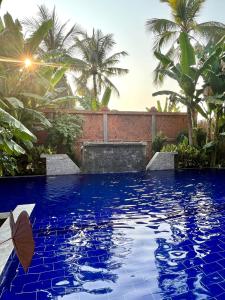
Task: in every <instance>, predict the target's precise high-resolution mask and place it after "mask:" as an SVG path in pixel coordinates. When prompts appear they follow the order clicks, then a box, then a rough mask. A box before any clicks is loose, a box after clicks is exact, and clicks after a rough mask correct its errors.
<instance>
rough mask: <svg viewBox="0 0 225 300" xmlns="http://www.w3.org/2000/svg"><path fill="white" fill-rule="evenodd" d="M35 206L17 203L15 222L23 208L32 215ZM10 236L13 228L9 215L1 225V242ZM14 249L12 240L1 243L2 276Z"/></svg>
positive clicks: (0, 263) (0, 270)
mask: <svg viewBox="0 0 225 300" xmlns="http://www.w3.org/2000/svg"><path fill="white" fill-rule="evenodd" d="M34 207H35V204H25V205H17V207H16V208H15V209H14V211H13V216H14V219H15V222H16V220H17V218H18V216H19V214H20V213H21V212H22V211H23V210H26V211H27V213H28V214H29V216H30V215H31V213H32V211H33V209H34ZM10 237H11V229H10V223H9V217H8V218H7V220H6V221H5V222H4V223H3V225H2V226H1V227H0V242H2V241H5V240H7V239H8V238H10ZM12 251H13V242H12V240H9V241H7V242H5V243H4V244H1V245H0V277H1V275H2V272H3V270H4V268H5V265H6V263H7V261H8V259H9V257H10V255H11V253H12Z"/></svg>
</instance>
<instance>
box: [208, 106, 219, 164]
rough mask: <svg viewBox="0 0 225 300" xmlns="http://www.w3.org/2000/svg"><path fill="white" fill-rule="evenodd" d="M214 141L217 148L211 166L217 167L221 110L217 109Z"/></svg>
mask: <svg viewBox="0 0 225 300" xmlns="http://www.w3.org/2000/svg"><path fill="white" fill-rule="evenodd" d="M213 141H214V143H215V149H214V151H213V152H212V155H211V163H210V166H211V167H212V168H215V166H216V161H217V151H218V141H219V112H218V111H217V112H216V114H215V131H214V138H213Z"/></svg>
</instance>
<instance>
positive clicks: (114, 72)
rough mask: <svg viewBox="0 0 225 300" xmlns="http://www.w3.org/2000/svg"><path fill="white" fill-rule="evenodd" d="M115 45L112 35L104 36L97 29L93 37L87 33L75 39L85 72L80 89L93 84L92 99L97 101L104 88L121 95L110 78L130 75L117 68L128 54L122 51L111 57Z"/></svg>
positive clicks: (81, 77) (126, 71) (82, 72)
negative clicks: (121, 59) (122, 58)
mask: <svg viewBox="0 0 225 300" xmlns="http://www.w3.org/2000/svg"><path fill="white" fill-rule="evenodd" d="M114 45H115V41H114V39H113V35H112V34H107V35H103V33H102V31H101V30H95V29H93V32H92V35H91V36H88V34H87V33H85V34H83V35H82V37H81V38H79V37H77V38H76V39H75V47H76V49H77V50H78V51H79V53H80V55H81V57H82V61H83V70H82V71H81V75H80V76H79V78H78V79H77V85H78V88H79V87H80V86H81V87H83V86H84V85H85V86H88V84H91V86H92V97H93V98H94V99H96V100H98V97H99V96H100V94H101V92H102V88H103V87H104V88H106V87H109V88H110V89H111V90H112V91H115V92H116V93H117V95H119V91H118V89H117V88H116V86H115V85H114V84H113V83H112V81H111V80H110V77H113V76H120V75H124V74H127V73H128V70H127V69H123V68H120V67H117V66H116V65H117V63H119V62H120V58H121V57H124V56H126V55H127V53H126V52H125V51H122V52H117V53H114V54H111V55H110V52H111V50H112V49H113V46H114ZM90 81H91V83H90Z"/></svg>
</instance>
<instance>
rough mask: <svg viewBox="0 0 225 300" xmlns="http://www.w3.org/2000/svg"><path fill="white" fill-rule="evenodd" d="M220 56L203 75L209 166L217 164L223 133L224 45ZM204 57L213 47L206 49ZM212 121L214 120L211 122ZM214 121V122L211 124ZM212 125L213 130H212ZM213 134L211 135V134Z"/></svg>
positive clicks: (224, 90) (224, 123)
mask: <svg viewBox="0 0 225 300" xmlns="http://www.w3.org/2000/svg"><path fill="white" fill-rule="evenodd" d="M221 50H222V51H221V54H220V55H219V56H218V57H216V58H215V60H214V61H212V62H211V64H210V65H209V66H208V68H207V70H206V71H205V72H204V74H203V78H204V81H205V85H204V92H203V98H204V101H205V102H206V104H207V106H206V107H207V114H208V134H207V137H208V138H207V141H208V143H207V144H206V146H205V148H206V149H207V150H211V166H212V167H214V166H215V165H216V162H217V152H218V147H219V146H220V143H221V140H222V139H223V137H224V135H225V134H224V132H225V118H224V116H225V107H224V104H225V68H224V65H225V44H224V43H223V44H222V45H221ZM207 51H208V52H207V53H204V54H205V55H206V56H207V55H210V53H211V52H212V51H213V47H208V49H207ZM213 119H214V120H213ZM213 121H214V122H213ZM213 125H214V128H213ZM212 133H213V134H212Z"/></svg>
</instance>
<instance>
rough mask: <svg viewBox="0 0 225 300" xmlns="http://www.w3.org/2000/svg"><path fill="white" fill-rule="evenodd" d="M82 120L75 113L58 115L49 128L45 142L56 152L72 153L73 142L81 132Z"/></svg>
mask: <svg viewBox="0 0 225 300" xmlns="http://www.w3.org/2000/svg"><path fill="white" fill-rule="evenodd" d="M82 126H83V120H82V119H81V118H80V117H79V116H77V115H69V114H68V115H59V116H57V117H56V118H55V120H54V121H53V122H52V127H51V128H50V129H49V133H48V139H47V144H48V145H49V146H50V147H52V148H53V149H54V150H55V151H56V152H57V153H67V154H69V155H73V148H74V142H75V141H76V140H77V139H78V138H79V137H80V136H81V134H82Z"/></svg>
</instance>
